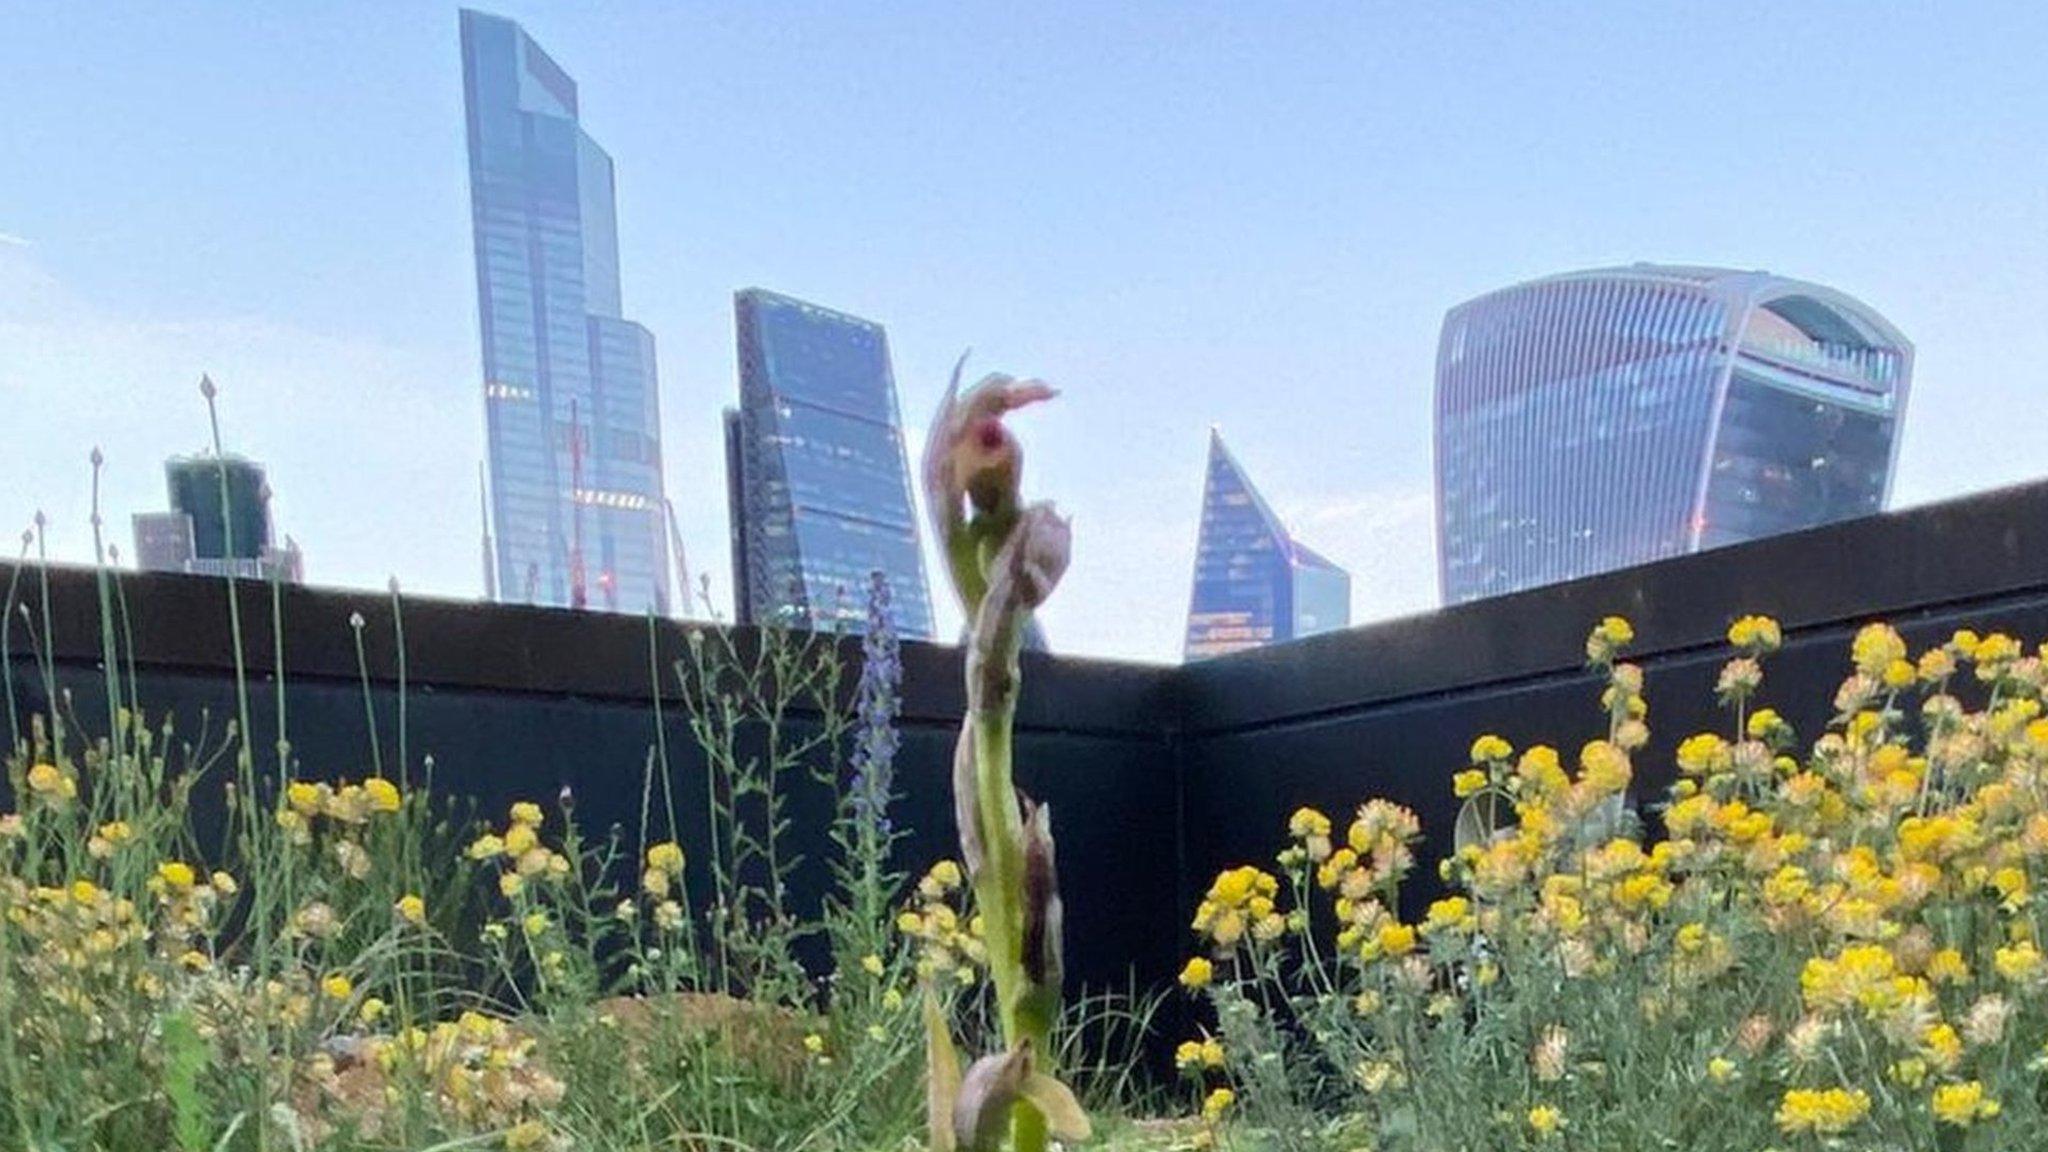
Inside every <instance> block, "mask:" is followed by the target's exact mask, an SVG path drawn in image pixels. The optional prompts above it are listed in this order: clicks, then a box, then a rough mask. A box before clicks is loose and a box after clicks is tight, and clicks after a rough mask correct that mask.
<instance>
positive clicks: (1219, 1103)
mask: <svg viewBox="0 0 2048 1152" xmlns="http://www.w3.org/2000/svg"><path fill="white" fill-rule="evenodd" d="M1235 1103H1237V1093H1235V1092H1232V1091H1231V1090H1230V1089H1228V1088H1218V1089H1216V1090H1215V1091H1214V1092H1211V1093H1209V1095H1208V1098H1207V1099H1205V1100H1203V1101H1202V1119H1203V1120H1204V1121H1207V1122H1208V1123H1210V1124H1214V1123H1216V1122H1217V1121H1218V1120H1221V1119H1223V1114H1224V1113H1225V1112H1228V1111H1230V1106H1231V1105H1232V1104H1235Z"/></svg>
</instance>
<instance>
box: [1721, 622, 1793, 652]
mask: <svg viewBox="0 0 2048 1152" xmlns="http://www.w3.org/2000/svg"><path fill="white" fill-rule="evenodd" d="M1783 642H1784V634H1783V632H1781V631H1780V630H1779V628H1778V622H1777V621H1776V620H1773V619H1771V618H1770V617H1769V616H1744V617H1742V618H1741V619H1739V620H1737V621H1736V622H1735V623H1733V624H1730V625H1729V626H1728V643H1730V644H1732V645H1734V646H1735V647H1737V648H1741V649H1743V650H1745V651H1748V652H1754V653H1764V652H1775V651H1777V649H1778V645H1780V644H1781V643H1783Z"/></svg>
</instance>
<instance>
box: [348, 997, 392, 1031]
mask: <svg viewBox="0 0 2048 1152" xmlns="http://www.w3.org/2000/svg"><path fill="white" fill-rule="evenodd" d="M389 1007H390V1005H388V1004H386V1003H384V1002H383V1001H382V1000H379V999H377V998H376V997H375V996H372V997H370V998H369V999H367V1000H364V1001H363V1006H362V1007H361V1008H358V1009H356V1015H357V1016H358V1017H360V1018H361V1019H362V1021H363V1023H365V1024H375V1023H376V1022H377V1021H379V1020H382V1019H383V1018H384V1013H385V1011H386V1010H387V1009H388V1008H389Z"/></svg>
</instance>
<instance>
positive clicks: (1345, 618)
mask: <svg viewBox="0 0 2048 1152" xmlns="http://www.w3.org/2000/svg"><path fill="white" fill-rule="evenodd" d="M1350 623H1351V577H1350V575H1349V574H1348V573H1346V572H1345V571H1344V570H1343V569H1342V568H1339V567H1337V566H1336V565H1335V564H1332V563H1330V562H1329V561H1328V560H1326V559H1324V558H1323V557H1321V556H1319V555H1317V554H1316V553H1315V552H1313V551H1310V550H1309V549H1308V548H1306V547H1304V546H1302V545H1301V544H1298V543H1296V542H1295V540H1294V538H1293V537H1292V536H1291V535H1289V534H1288V531H1287V527H1286V525H1284V524H1282V523H1281V522H1280V518H1279V517H1278V516H1276V515H1274V514H1273V510H1272V509H1271V508H1269V507H1267V505H1266V501H1265V498H1264V497H1262V496H1260V495H1259V490H1258V489H1257V488H1254V487H1252V482H1251V480H1250V478H1249V477H1247V476H1246V475H1245V474H1244V469H1243V468H1242V467H1240V466H1239V465H1238V462H1237V458H1236V457H1234V456H1232V455H1231V454H1230V449H1228V448H1226V447H1224V444H1223V435H1222V433H1220V432H1218V431H1217V430H1216V429H1214V428H1211V429H1210V430H1209V469H1208V478H1207V479H1206V480H1205V481H1204V483H1203V486H1202V529H1201V536H1200V538H1199V539H1198V540H1197V541H1196V544H1195V579H1194V589H1193V592H1192V594H1191V595H1190V596H1189V599H1188V631H1187V643H1186V647H1185V649H1184V652H1183V654H1184V655H1185V657H1186V658H1187V659H1189V660H1200V659H1203V658H1205V657H1209V656H1220V655H1222V654H1224V653H1226V652H1237V651H1240V650H1242V649H1246V648H1258V647H1262V646H1264V645H1267V644H1275V643H1279V642H1281V641H1286V640H1299V639H1301V638H1302V637H1304V636H1313V635H1315V634H1316V633H1318V632H1327V631H1330V630H1331V629H1333V628H1343V627H1345V626H1347V625H1349V624H1350Z"/></svg>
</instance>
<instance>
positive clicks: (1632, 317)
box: [1436, 265, 1912, 603]
mask: <svg viewBox="0 0 2048 1152" xmlns="http://www.w3.org/2000/svg"><path fill="white" fill-rule="evenodd" d="M1911 369H1912V347H1911V345H1910V344H1909V343H1907V341H1906V340H1905V338H1904V337H1903V336H1901V335H1900V334H1899V333H1898V332H1897V330H1896V329H1894V328H1892V326H1891V325H1890V324H1889V323H1887V322H1886V321H1885V320H1884V319H1883V318H1882V317H1880V316H1878V315H1877V314H1876V313H1875V312H1873V311H1871V310H1870V309H1869V308H1868V307H1866V306H1864V305H1862V304H1860V303H1858V302H1857V301H1855V300H1852V299H1850V298H1849V297H1847V296H1844V295H1842V294H1841V293H1838V292H1835V291H1833V290H1831V289H1827V288H1822V287H1820V286H1818V285H1813V284H1804V283H1800V282H1798V281H1793V280H1786V279H1783V278H1780V277H1775V276H1771V275H1768V274H1765V273H1760V272H1732V271H1723V270H1719V269H1709V268H1679V267H1663V266H1652V265H1637V266H1634V267H1630V268H1617V269H1607V270H1601V271H1594V272H1581V273H1573V274H1569V275H1564V276H1557V277H1552V278H1549V279H1545V280H1538V281H1534V282H1532V283H1528V284H1522V285H1518V286H1516V287H1513V288H1508V289H1505V290H1503V291H1500V292H1495V293H1492V294H1490V295H1487V296H1482V297H1480V298H1479V299H1477V300H1473V301H1471V302H1469V303H1466V304H1462V305H1460V306H1458V307H1457V308H1454V309H1452V310H1451V312H1450V314H1449V315H1448V316H1447V317H1445V320H1444V328H1443V335H1442V339H1441V341H1440V342H1439V345H1438V351H1437V382H1436V471H1437V477H1436V478H1437V563H1438V575H1439V582H1440V586H1441V589H1442V593H1443V598H1444V601H1445V602H1446V603H1458V602H1461V601H1465V600H1472V599H1477V598H1479V597H1483V596H1491V595H1497V594H1500V593H1504V592H1512V591H1515V590H1517V589H1521V588H1530V587H1535V586H1537V585H1541V584H1548V583H1552V582H1555V581H1559V580H1569V579H1573V578H1575V577H1579V576H1586V575H1591V574H1593V573H1596V572H1603V571H1607V570H1610V569H1613V568H1621V567H1626V566H1629V565H1632V564H1641V563H1646V562H1648V561H1651V560H1657V559H1661V558H1663V557H1666V556H1675V555H1678V554H1680V553H1684V552H1690V551H1694V550H1697V549H1699V548H1703V547H1713V546H1716V545H1720V544H1729V543H1735V542H1737V541H1740V540H1748V539H1754V538H1756V537H1758V536H1763V535H1768V534H1771V533H1774V532H1785V531H1792V530H1795V529H1799V528H1806V527H1812V526H1814V525H1817V524H1824V523H1828V522H1830V521H1833V520H1841V519H1846V518H1848V517H1852V516H1859V515H1865V514H1868V513H1871V512H1876V511H1878V510H1880V509H1881V508H1882V507H1883V505H1884V501H1885V498H1886V495H1887V493H1888V492H1889V490H1890V485H1891V473H1892V465H1893V462H1894V460H1895V459H1896V456H1897V445H1898V436H1897V428H1898V420H1899V415H1900V413H1901V412H1902V410H1903V408H1904V404H1905V397H1906V390H1907V384H1908V382H1909V379H1910V376H1911Z"/></svg>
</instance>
